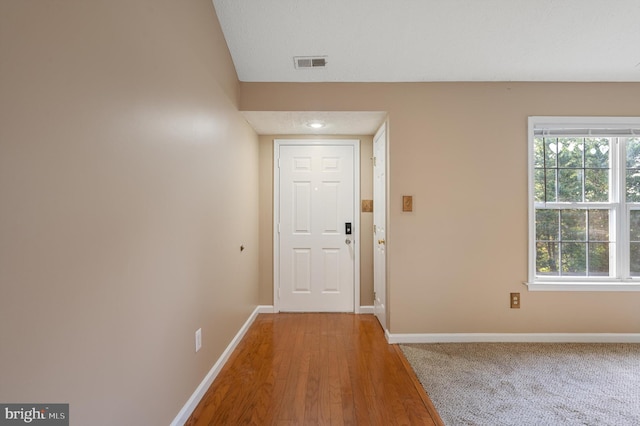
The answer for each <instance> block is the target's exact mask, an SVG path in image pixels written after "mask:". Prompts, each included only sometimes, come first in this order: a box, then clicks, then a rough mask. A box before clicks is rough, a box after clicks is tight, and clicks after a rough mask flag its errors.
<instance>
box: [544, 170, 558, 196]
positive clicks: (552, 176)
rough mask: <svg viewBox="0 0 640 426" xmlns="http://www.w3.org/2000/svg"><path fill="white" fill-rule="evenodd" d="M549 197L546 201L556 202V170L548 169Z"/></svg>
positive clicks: (547, 194) (547, 193)
mask: <svg viewBox="0 0 640 426" xmlns="http://www.w3.org/2000/svg"><path fill="white" fill-rule="evenodd" d="M545 195H546V197H547V199H546V200H544V201H547V202H550V203H552V202H554V201H556V170H555V169H551V170H547V192H546V193H545Z"/></svg>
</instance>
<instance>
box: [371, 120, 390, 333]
mask: <svg viewBox="0 0 640 426" xmlns="http://www.w3.org/2000/svg"><path fill="white" fill-rule="evenodd" d="M386 170H387V131H386V124H383V125H382V127H380V129H379V130H378V132H377V133H376V135H375V136H374V138H373V291H374V293H373V311H374V313H375V315H376V317H377V318H378V321H380V324H381V325H382V328H383V329H385V330H386V329H387V322H386V317H387V315H386V312H387V311H386V308H387V306H386V298H387V296H386V295H387V243H386V238H387V237H386V227H387V214H386V213H387V211H386V206H387V184H386V182H387V173H386Z"/></svg>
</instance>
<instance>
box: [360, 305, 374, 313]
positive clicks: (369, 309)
mask: <svg viewBox="0 0 640 426" xmlns="http://www.w3.org/2000/svg"><path fill="white" fill-rule="evenodd" d="M358 313H359V314H373V306H360V312H358Z"/></svg>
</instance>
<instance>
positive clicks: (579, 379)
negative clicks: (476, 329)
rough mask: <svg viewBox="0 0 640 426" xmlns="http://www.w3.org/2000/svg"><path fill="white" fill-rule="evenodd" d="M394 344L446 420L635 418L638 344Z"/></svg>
mask: <svg viewBox="0 0 640 426" xmlns="http://www.w3.org/2000/svg"><path fill="white" fill-rule="evenodd" d="M400 347H401V349H402V351H403V352H404V354H405V356H406V357H407V360H408V361H409V363H410V364H411V366H412V367H413V369H414V371H415V372H416V375H417V376H418V379H419V380H420V382H421V383H422V385H423V386H424V388H425V390H426V392H427V394H428V395H429V397H430V398H431V400H432V401H433V403H434V405H435V407H436V409H437V410H438V413H439V414H440V416H441V417H442V420H443V421H444V423H445V424H446V425H447V426H457V425H483V426H484V425H486V426H499V425H518V426H528V425H531V426H534V425H535V426H551V425H562V426H564V425H593V426H605V425H611V426H639V425H640V344H553V343H446V344H442V343H439V344H411V345H401V346H400Z"/></svg>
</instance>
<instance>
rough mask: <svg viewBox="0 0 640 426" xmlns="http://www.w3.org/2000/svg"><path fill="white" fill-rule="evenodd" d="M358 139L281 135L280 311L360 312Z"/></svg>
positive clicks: (276, 303)
mask: <svg viewBox="0 0 640 426" xmlns="http://www.w3.org/2000/svg"><path fill="white" fill-rule="evenodd" d="M345 142H349V143H346V144H345ZM358 143H359V141H342V143H340V141H297V142H296V141H284V140H280V141H276V146H275V152H274V157H275V160H276V161H275V165H276V166H277V168H276V169H275V172H274V173H275V174H276V176H275V178H276V179H275V180H276V183H277V187H278V191H277V193H278V195H277V196H276V200H275V202H276V206H275V207H276V208H275V210H276V215H275V221H276V224H275V232H277V234H276V235H275V237H276V238H275V240H276V241H277V243H276V247H275V256H276V262H275V265H274V266H275V268H276V271H275V274H274V275H275V278H276V281H275V282H274V286H275V287H276V288H275V298H276V300H274V307H275V308H276V310H279V311H288V312H353V311H354V308H355V305H354V300H355V291H356V286H355V277H356V275H359V274H356V271H357V268H356V265H358V264H359V262H357V261H356V260H357V259H358V257H359V254H358V250H357V244H356V242H357V240H358V238H357V233H358V231H359V229H358V226H359V223H358V219H357V217H356V216H357V215H356V212H357V210H356V208H355V205H356V202H355V200H356V199H357V198H356V193H357V186H356V183H357V182H358V179H357V173H356V172H359V171H358V167H357V164H356V160H359V158H358V157H359V155H358V154H359V152H358V151H359V150H358V148H359V146H358ZM358 187H359V185H358ZM347 228H349V229H347ZM358 291H359V286H358Z"/></svg>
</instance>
